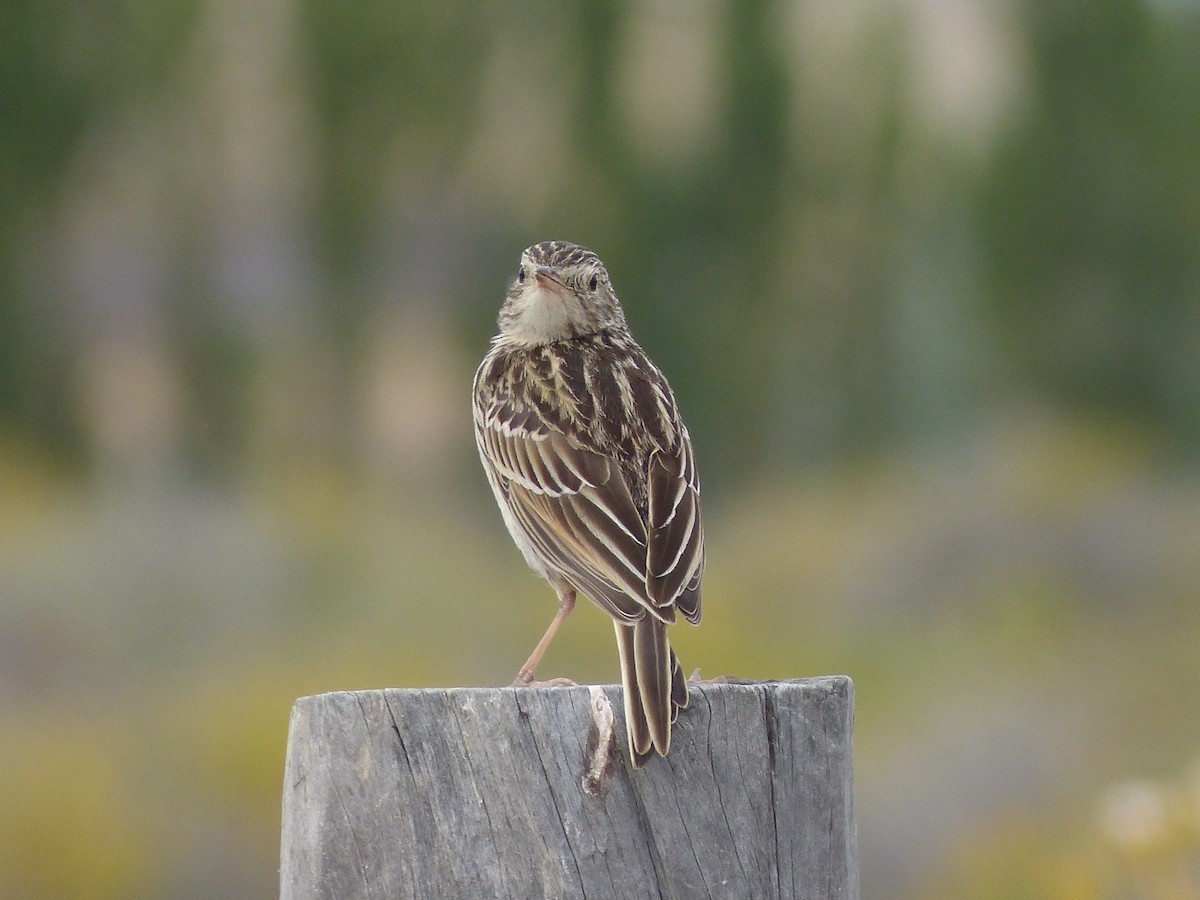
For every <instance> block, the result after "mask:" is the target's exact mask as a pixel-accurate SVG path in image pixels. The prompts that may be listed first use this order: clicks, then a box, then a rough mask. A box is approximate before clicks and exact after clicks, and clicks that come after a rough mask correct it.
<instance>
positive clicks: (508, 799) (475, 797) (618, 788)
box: [280, 676, 858, 900]
mask: <svg viewBox="0 0 1200 900" xmlns="http://www.w3.org/2000/svg"><path fill="white" fill-rule="evenodd" d="M853 720H854V692H853V686H852V685H851V683H850V679H849V678H845V677H842V676H832V677H825V678H812V679H806V680H801V681H779V682H757V683H740V684H739V683H719V684H694V685H692V687H691V705H690V706H689V707H688V708H687V709H686V710H684V712H683V714H682V715H681V716H680V719H679V721H678V722H677V723H676V725H675V731H674V737H673V741H672V745H671V753H670V755H669V756H668V757H666V758H665V759H654V760H652V761H651V762H650V763H649V764H648V765H647V766H646V767H645V768H644V769H641V770H639V771H637V772H634V771H633V770H632V769H631V767H630V766H629V764H628V760H627V759H626V749H625V740H624V727H625V726H624V721H623V716H622V708H621V692H620V688H619V687H617V686H615V685H613V686H605V687H590V688H589V687H586V686H579V687H558V688H453V689H445V690H440V689H439V690H435V689H420V690H379V691H359V692H354V693H333V694H321V695H318V696H314V697H305V698H302V699H301V700H299V701H297V703H296V705H295V707H294V708H293V710H292V721H291V731H290V735H289V738H288V752H287V771H286V776H285V782H284V792H283V840H282V865H281V869H280V882H281V889H280V895H281V897H282V898H283V900H308V898H318V897H319V898H334V897H337V898H359V897H362V898H367V897H370V898H386V900H394V898H403V897H413V898H426V897H464V898H492V897H511V898H520V900H528V898H541V897H554V898H560V897H588V898H628V897H655V898H658V897H674V898H680V900H691V898H703V897H714V898H715V897H720V898H743V897H745V898H772V897H778V898H814V900H825V898H830V900H834V898H836V900H841V898H846V900H857V898H858V860H857V844H856V837H855V827H854V802H853V785H852V775H851V737H852V730H853Z"/></svg>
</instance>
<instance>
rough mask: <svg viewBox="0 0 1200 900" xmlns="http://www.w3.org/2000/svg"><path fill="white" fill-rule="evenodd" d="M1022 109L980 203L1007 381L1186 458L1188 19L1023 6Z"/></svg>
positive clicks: (1191, 309)
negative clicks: (1166, 433)
mask: <svg viewBox="0 0 1200 900" xmlns="http://www.w3.org/2000/svg"><path fill="white" fill-rule="evenodd" d="M1027 17H1028V22H1029V27H1028V32H1027V33H1028V40H1029V45H1030V49H1031V56H1032V59H1031V62H1032V80H1033V98H1032V109H1031V111H1030V113H1029V115H1028V116H1027V117H1026V119H1025V121H1024V122H1023V123H1022V125H1021V126H1020V127H1018V128H1016V129H1014V130H1013V131H1012V133H1011V134H1010V135H1009V137H1008V139H1007V141H1005V146H1004V147H1003V150H1002V152H1000V153H999V154H998V155H997V159H996V162H995V165H994V166H993V168H992V170H991V172H990V174H989V177H988V179H987V184H986V186H985V188H984V190H983V192H982V197H981V203H980V207H979V210H980V217H981V221H982V227H983V229H984V233H985V235H986V244H987V252H988V255H989V261H990V264H991V279H992V284H993V290H994V296H995V308H996V313H997V316H998V319H999V321H1000V324H1001V326H1002V329H1003V334H1004V335H1005V336H1006V341H1007V343H1006V346H1007V349H1008V351H1009V353H1010V354H1011V358H1012V360H1013V373H1014V374H1016V378H1017V379H1021V380H1028V381H1030V382H1032V383H1033V385H1034V386H1035V387H1036V389H1037V390H1038V391H1040V392H1042V393H1045V394H1048V395H1051V396H1056V397H1058V398H1059V399H1061V400H1063V401H1065V402H1067V403H1073V404H1083V405H1085V406H1088V407H1091V408H1094V409H1107V410H1110V411H1114V410H1115V411H1120V412H1121V413H1122V414H1131V415H1133V416H1134V417H1135V418H1137V419H1139V420H1140V421H1142V422H1145V423H1149V424H1157V425H1160V426H1163V427H1165V428H1167V429H1168V430H1170V431H1172V432H1174V433H1175V434H1176V435H1178V436H1180V437H1181V438H1183V439H1185V440H1186V441H1187V442H1188V443H1190V445H1191V447H1192V448H1193V449H1197V448H1200V254H1197V252H1196V248H1197V247H1200V215H1198V213H1197V211H1198V210H1200V153H1197V148H1198V147H1200V106H1198V105H1197V103H1196V98H1197V97H1200V52H1197V48H1198V47H1200V16H1198V15H1197V14H1196V8H1195V7H1192V6H1189V5H1186V4H1185V5H1179V6H1172V5H1169V4H1160V5H1158V6H1157V7H1156V6H1154V5H1151V4H1146V3H1142V2H1138V0H1119V2H1112V3H1106V4H1103V5H1102V6H1093V5H1091V4H1082V3H1052V4H1042V3H1033V4H1030V5H1029V6H1028V7H1027Z"/></svg>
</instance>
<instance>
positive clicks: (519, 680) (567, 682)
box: [509, 672, 575, 687]
mask: <svg viewBox="0 0 1200 900" xmlns="http://www.w3.org/2000/svg"><path fill="white" fill-rule="evenodd" d="M509 687H575V682H574V681H572V680H571V679H570V678H549V679H547V680H546V681H535V680H534V678H533V673H532V672H520V673H518V674H517V677H516V678H515V679H514V680H513V683H512V684H511V685H509Z"/></svg>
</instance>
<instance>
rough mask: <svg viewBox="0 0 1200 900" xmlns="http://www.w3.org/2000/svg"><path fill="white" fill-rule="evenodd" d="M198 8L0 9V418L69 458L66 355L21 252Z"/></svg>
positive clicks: (168, 2)
mask: <svg viewBox="0 0 1200 900" xmlns="http://www.w3.org/2000/svg"><path fill="white" fill-rule="evenodd" d="M197 6H198V0H163V2H157V3H121V2H115V0H102V2H98V3H96V2H79V0H68V2H63V3H50V4H48V3H44V2H39V0H7V2H5V3H4V4H3V5H0V421H5V420H6V421H8V422H9V423H11V424H13V425H15V426H16V428H17V429H18V430H19V431H21V432H24V433H26V434H27V435H29V436H30V437H32V438H33V439H35V440H37V441H43V442H46V443H48V444H49V445H51V446H53V447H55V448H56V449H57V450H59V451H60V452H61V451H68V452H76V451H77V450H78V449H79V448H78V439H79V438H78V423H77V422H76V421H75V420H74V418H73V415H72V411H71V409H70V408H69V406H68V405H67V404H64V403H63V402H62V397H63V395H64V393H65V392H66V390H65V385H66V378H67V376H68V374H69V371H70V363H71V352H72V349H73V348H71V347H70V346H69V343H68V342H66V341H65V339H64V335H63V334H62V333H61V331H57V330H56V329H55V323H53V322H52V316H48V315H47V313H46V310H45V309H44V307H45V306H46V297H45V295H44V294H41V295H39V294H38V292H37V291H36V290H34V289H32V286H31V285H29V284H28V283H27V280H28V278H29V272H28V265H27V260H26V258H25V254H26V253H27V252H28V251H29V249H30V247H29V246H28V243H29V242H30V241H36V240H38V239H44V237H45V235H44V234H43V233H42V231H41V229H43V228H44V227H45V225H46V219H47V208H48V207H53V205H54V204H55V203H56V202H57V201H58V200H59V199H61V191H62V188H63V179H64V176H65V174H66V172H67V170H68V168H69V167H70V165H71V163H72V161H73V159H74V155H75V154H76V152H77V151H78V149H79V146H80V143H81V141H82V140H83V138H84V136H85V135H86V134H87V132H88V130H89V129H91V128H94V127H96V126H97V125H99V124H102V123H105V122H107V121H109V120H111V118H112V117H114V116H115V115H117V114H118V113H119V112H120V111H121V110H122V109H123V107H125V106H126V105H127V104H128V103H129V101H130V99H131V98H133V97H138V96H141V95H144V94H147V93H152V92H155V91H158V90H161V89H163V87H164V85H163V81H164V77H165V75H166V73H167V72H169V71H170V70H171V68H172V66H173V64H174V60H175V59H176V57H177V56H178V54H179V50H180V47H181V45H182V43H183V41H184V39H185V37H186V35H187V34H188V30H189V27H190V25H191V23H192V20H193V16H194V13H195V11H196V8H197Z"/></svg>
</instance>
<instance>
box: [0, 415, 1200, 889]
mask: <svg viewBox="0 0 1200 900" xmlns="http://www.w3.org/2000/svg"><path fill="white" fill-rule="evenodd" d="M925 451H928V448H924V451H923V452H921V453H920V454H914V455H913V456H912V457H911V458H900V457H892V458H887V459H885V458H880V459H876V460H874V461H871V460H860V461H858V462H857V463H855V464H853V465H848V466H846V467H844V468H841V469H831V470H828V471H825V472H823V473H820V474H819V475H811V476H810V477H808V478H805V479H796V478H792V479H787V478H779V479H773V480H772V479H766V480H764V482H763V483H762V484H761V486H760V487H758V488H757V489H749V490H747V491H746V492H744V493H742V494H740V495H738V496H730V495H728V494H726V495H724V496H722V497H721V498H720V499H719V500H718V501H717V502H715V503H713V504H712V505H711V507H710V508H709V509H708V510H706V512H707V515H708V518H707V530H708V539H709V543H710V552H709V569H708V573H707V581H706V586H705V591H706V595H705V597H706V599H705V617H704V622H703V624H702V626H701V627H699V628H690V627H687V626H684V625H680V626H679V627H677V628H675V629H674V631H673V640H674V642H675V644H676V646H677V648H678V650H679V652H680V655H681V657H682V659H683V662H684V665H685V667H686V668H687V669H688V670H689V671H690V670H691V669H692V668H694V667H700V668H701V669H702V673H703V674H704V675H705V676H713V675H717V674H734V675H738V676H741V677H749V678H772V677H797V676H803V675H815V674H821V673H828V672H845V673H848V674H850V675H851V676H852V677H853V678H854V680H855V685H856V692H857V704H858V706H857V733H856V757H857V768H856V777H857V790H858V811H859V818H860V834H861V843H862V853H863V865H864V878H866V879H868V881H869V879H871V878H873V877H874V878H882V877H883V875H882V874H881V873H884V872H886V873H887V877H888V878H893V879H894V878H899V879H901V880H900V881H897V882H896V883H897V884H910V888H906V889H905V890H903V891H898V893H897V896H913V897H940V896H945V897H951V896H960V897H981V898H982V897H1024V896H1038V897H1063V898H1069V897H1119V896H1125V895H1123V894H1121V893H1120V892H1119V890H1118V885H1119V884H1122V883H1124V881H1122V879H1125V880H1128V879H1134V882H1135V883H1136V879H1137V878H1138V877H1139V876H1138V872H1139V871H1140V870H1139V869H1137V868H1136V867H1132V868H1129V867H1127V868H1125V869H1121V870H1120V871H1119V872H1117V871H1116V870H1113V871H1112V872H1110V873H1109V874H1105V873H1104V872H1101V871H1096V870H1094V869H1092V868H1091V867H1090V866H1089V864H1088V859H1089V854H1092V853H1100V852H1101V849H1102V848H1103V846H1105V845H1104V844H1103V839H1102V838H1099V837H1096V836H1095V835H1094V832H1095V830H1096V828H1095V821H1094V810H1095V807H1096V805H1097V804H1098V803H1099V802H1100V801H1099V798H1101V797H1102V796H1104V795H1105V792H1106V791H1107V790H1108V789H1109V787H1110V786H1111V785H1112V784H1114V783H1119V782H1121V781H1123V780H1124V779H1126V778H1129V777H1133V776H1151V777H1161V778H1164V779H1170V778H1172V777H1175V774H1176V773H1178V772H1179V771H1181V770H1183V769H1184V768H1185V767H1186V766H1187V765H1188V764H1189V762H1190V761H1191V760H1193V759H1195V757H1196V754H1197V752H1198V749H1200V747H1198V743H1200V742H1197V740H1196V735H1197V734H1200V712H1198V711H1197V707H1196V704H1195V702H1194V697H1196V696H1198V695H1200V660H1198V658H1197V654H1196V653H1195V647H1196V646H1197V645H1198V642H1200V612H1198V610H1200V604H1197V602H1196V601H1197V599H1200V561H1198V560H1197V557H1196V554H1195V553H1194V548H1195V547H1196V546H1200V502H1197V501H1198V500H1200V479H1198V478H1197V476H1196V474H1195V473H1194V472H1189V471H1187V470H1175V469H1173V468H1172V467H1171V465H1170V464H1169V461H1164V458H1163V455H1162V454H1161V453H1160V452H1159V450H1158V449H1157V448H1156V447H1155V446H1154V444H1153V442H1151V441H1147V440H1146V439H1145V438H1141V439H1139V438H1138V437H1137V436H1136V435H1135V434H1132V433H1130V432H1128V431H1126V430H1124V429H1121V428H1113V427H1111V426H1106V425H1104V424H1097V423H1095V422H1086V421H1083V422H1070V421H1063V420H1059V419H1054V418H1050V417H1045V416H1038V415H1036V414H1029V415H1019V416H1003V417H998V418H996V419H995V420H993V421H991V422H987V423H984V424H983V425H982V426H981V427H980V428H979V429H978V430H977V431H976V432H975V433H973V434H971V435H968V436H965V437H963V438H962V439H960V440H959V441H957V442H955V443H954V444H952V445H946V446H943V447H940V448H936V449H935V450H934V451H932V452H925ZM473 475H474V473H472V477H473ZM474 482H475V483H474V484H471V483H465V482H464V483H459V482H458V481H457V480H456V479H452V480H451V481H450V482H439V481H438V480H437V479H434V480H431V481H430V482H429V483H428V484H426V485H424V486H417V485H413V484H390V485H381V484H379V483H373V482H370V481H369V480H368V479H363V478H356V477H353V476H352V475H350V474H347V473H346V472H344V471H341V470H339V469H337V468H331V467H328V466H324V465H318V464H316V463H313V462H311V461H308V462H306V461H298V462H293V463H291V464H289V465H280V466H277V467H276V469H275V471H274V473H273V474H272V475H271V476H270V477H254V478H249V479H247V484H248V485H252V486H253V487H252V488H250V487H248V488H246V489H243V490H238V491H231V492H226V493H223V494H221V495H219V496H214V495H199V494H196V493H193V492H189V491H187V490H182V491H180V492H177V493H172V492H170V491H168V492H166V493H165V494H163V493H156V494H155V495H154V498H155V499H152V500H146V501H138V500H136V499H131V497H136V496H137V495H136V492H133V493H130V492H120V493H116V494H114V493H105V492H98V493H89V492H82V491H80V490H79V489H78V488H74V487H72V482H71V480H70V478H69V477H67V476H66V475H65V474H64V473H62V472H56V471H53V470H50V469H45V468H42V467H39V466H37V465H33V464H31V463H30V462H29V460H28V459H27V458H26V457H24V456H22V454H21V453H20V452H18V451H15V450H14V449H13V448H12V447H11V446H8V447H6V448H5V449H4V451H3V453H0V484H19V485H20V494H21V495H23V496H24V497H25V498H26V499H25V500H24V501H19V502H15V503H13V504H9V505H6V506H5V507H4V508H3V510H2V511H0V533H3V534H5V535H6V536H7V539H6V540H5V541H4V543H3V545H2V548H0V590H2V591H3V594H4V596H5V597H6V598H7V600H8V601H9V602H6V603H5V605H4V607H3V608H2V609H0V617H2V622H0V625H2V626H3V627H2V633H3V641H4V644H5V651H6V652H5V653H4V654H3V656H4V662H3V663H2V664H0V665H2V666H3V670H4V675H5V678H6V680H7V683H8V684H9V685H11V686H12V690H9V691H6V693H5V695H4V698H3V700H0V733H3V735H4V745H5V748H6V749H5V756H6V759H5V765H4V766H3V767H2V771H0V810H2V812H0V845H2V846H3V847H4V848H5V849H4V851H3V855H2V856H0V860H2V863H0V894H3V895H5V896H21V897H51V896H81V897H84V896H93V897H152V896H195V895H203V896H220V895H222V891H223V890H226V891H233V892H235V893H241V894H245V893H246V891H247V885H249V886H252V888H253V892H254V893H255V895H260V894H270V893H272V892H273V891H274V890H275V888H274V873H275V870H276V864H277V852H278V851H277V843H278V826H279V809H278V806H279V796H280V794H279V790H280V788H279V779H280V778H281V773H282V768H283V753H284V742H285V738H286V728H287V719H288V711H289V708H290V705H291V703H292V701H293V700H294V699H295V698H296V697H298V696H301V695H304V694H308V693H314V692H320V691H326V690H336V689H353V688H370V687H382V686H406V685H452V684H503V683H506V682H507V681H508V680H509V679H510V678H511V676H512V674H513V672H514V671H515V669H516V667H517V666H518V665H519V664H520V662H521V661H522V660H523V659H524V656H525V654H526V653H527V651H528V649H529V648H530V647H531V646H532V643H533V642H534V641H535V640H536V638H537V636H538V635H539V634H540V633H541V630H542V628H544V626H545V624H546V622H548V620H549V617H550V615H551V614H552V612H553V597H552V593H551V592H550V590H549V589H548V588H547V587H546V585H545V584H544V583H542V582H541V581H540V580H539V579H537V578H536V577H535V576H533V575H532V574H531V573H530V572H528V570H527V569H526V568H525V566H524V563H523V561H522V560H521V558H520V556H519V554H518V553H517V552H516V551H515V550H514V549H513V548H512V547H511V546H510V545H509V543H508V539H507V535H506V534H505V533H504V529H503V526H502V524H501V522H500V518H499V515H498V513H496V512H495V511H494V510H493V509H492V508H491V507H490V505H489V503H488V500H489V498H488V496H487V490H486V485H485V484H484V482H483V479H482V476H479V477H478V478H474ZM472 488H474V490H472ZM14 496H16V495H14ZM164 496H165V497H168V498H171V499H169V500H165V501H164V500H163V497H164ZM460 497H468V498H470V499H469V500H463V501H461V502H460V500H459V498H460ZM448 499H449V500H451V502H446V501H447V500H448ZM615 666H616V663H615V654H614V652H613V647H612V638H611V632H610V629H609V626H608V623H607V621H606V619H605V617H604V616H603V615H602V614H601V613H600V612H599V611H598V610H595V609H593V608H592V607H591V605H590V604H589V605H581V606H580V607H579V608H578V610H577V612H576V614H575V616H573V618H572V620H571V622H570V623H569V625H568V627H567V628H566V629H565V631H564V632H563V633H562V634H561V636H560V638H559V640H558V641H557V642H556V643H555V645H554V646H553V647H552V649H551V651H550V653H549V655H548V657H547V659H546V661H545V663H544V669H543V672H544V673H545V674H547V675H550V674H554V675H558V674H562V675H568V676H570V677H572V678H575V679H577V680H580V681H604V682H609V681H613V680H615V677H616V671H615ZM1180 840H1181V841H1182V843H1181V846H1183V847H1185V848H1186V850H1185V851H1181V852H1185V853H1186V854H1194V853H1195V848H1196V841H1195V838H1194V835H1193V834H1192V832H1188V833H1187V834H1186V835H1184V836H1183V837H1181V838H1180ZM1097 848H1101V849H1097ZM214 858H220V859H222V860H223V863H222V869H221V871H222V874H221V876H220V877H219V878H218V879H217V881H216V883H213V882H212V881H211V880H210V879H211V878H212V875H211V871H212V865H213V860H214ZM1186 858H1188V859H1191V858H1193V857H1192V856H1187V857H1186ZM998 871H1003V872H1006V873H1007V874H1006V875H1005V876H1004V877H998V875H997V872H998ZM1071 872H1081V873H1087V878H1083V879H1082V880H1079V879H1074V878H1073V877H1072V876H1071V874H1070V873H1071ZM1147 877H1149V876H1147ZM1155 877H1156V878H1157V876H1155ZM1080 878H1082V876H1080ZM1148 884H1150V882H1148ZM1081 885H1082V886H1081ZM1089 886H1090V887H1089ZM1085 888H1086V889H1085ZM1088 890H1090V891H1091V893H1088ZM1146 890H1151V887H1147V888H1146ZM1144 895H1145V896H1159V895H1158V894H1153V893H1146V894H1144ZM1137 896H1143V894H1137ZM1162 896H1167V895H1166V894H1163V895H1162Z"/></svg>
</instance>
